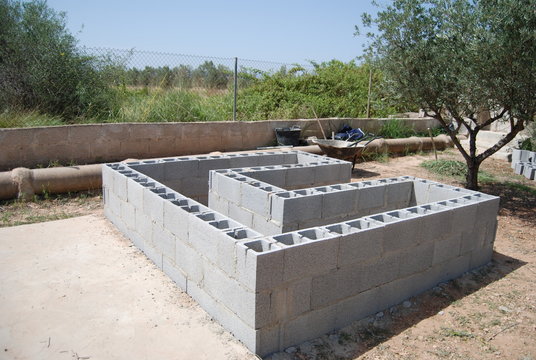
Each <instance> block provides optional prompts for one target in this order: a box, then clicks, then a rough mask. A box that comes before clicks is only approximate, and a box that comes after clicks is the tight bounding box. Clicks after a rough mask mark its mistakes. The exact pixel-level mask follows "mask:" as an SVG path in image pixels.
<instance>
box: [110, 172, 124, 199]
mask: <svg viewBox="0 0 536 360" xmlns="http://www.w3.org/2000/svg"><path fill="white" fill-rule="evenodd" d="M113 191H114V194H115V196H117V197H118V198H119V199H121V200H122V201H126V200H127V177H126V176H124V175H123V174H120V173H119V172H117V171H116V172H114V175H113Z"/></svg>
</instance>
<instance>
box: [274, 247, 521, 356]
mask: <svg viewBox="0 0 536 360" xmlns="http://www.w3.org/2000/svg"><path fill="white" fill-rule="evenodd" d="M526 264H527V263H526V262H524V261H521V260H518V259H515V258H512V257H510V256H507V255H504V254H501V253H497V252H494V253H493V258H492V261H491V263H490V264H488V265H486V266H483V267H481V268H479V269H476V270H473V271H470V272H468V273H466V274H464V275H462V276H461V277H459V278H456V279H453V280H450V281H448V282H445V283H441V284H440V285H438V286H436V287H434V288H433V289H430V290H428V291H426V292H424V293H422V294H420V295H417V296H415V297H412V298H410V299H409V300H410V303H411V304H417V306H414V305H412V306H411V307H409V308H406V307H405V306H404V305H403V304H399V305H396V306H393V307H391V308H390V309H385V310H384V311H383V313H384V314H385V315H384V316H385V317H389V318H390V321H389V323H387V325H385V324H384V325H378V321H377V318H376V317H375V316H374V314H372V315H371V316H369V317H368V318H366V319H363V320H360V321H356V322H354V323H353V324H351V325H350V326H347V327H345V328H344V329H341V330H338V331H334V332H332V333H330V334H326V335H324V336H322V337H320V338H317V339H314V340H311V341H307V342H304V343H302V344H298V345H296V346H294V348H295V349H296V350H295V351H294V352H293V353H290V354H289V353H280V354H281V355H282V356H283V357H278V356H273V357H271V359H299V360H308V359H338V360H343V359H354V358H356V357H358V356H360V355H363V354H365V353H367V352H368V351H370V350H372V349H374V348H375V347H377V346H380V345H381V344H382V343H384V342H385V341H387V340H389V339H390V338H392V337H395V336H397V335H398V334H400V333H402V332H403V331H405V330H406V329H409V328H411V327H412V326H414V325H416V324H418V323H419V322H421V321H423V320H425V319H427V318H429V317H432V316H434V315H436V314H438V312H440V311H442V310H443V309H445V308H447V307H448V306H450V305H451V304H453V303H454V302H456V301H458V300H460V299H462V298H464V297H466V296H468V295H470V294H472V293H474V292H476V291H478V290H480V289H482V288H485V287H486V286H488V285H489V284H491V283H493V282H496V281H498V280H500V279H501V278H503V277H505V276H506V275H508V274H509V273H511V272H513V271H515V270H517V269H519V268H520V267H522V266H524V265H526ZM334 339H335V342H334V341H333V340H334ZM311 348H312V349H314V350H313V351H312V352H311V351H310V349H311Z"/></svg>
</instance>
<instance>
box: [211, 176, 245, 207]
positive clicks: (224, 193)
mask: <svg viewBox="0 0 536 360" xmlns="http://www.w3.org/2000/svg"><path fill="white" fill-rule="evenodd" d="M214 178H217V179H218V180H217V189H215V190H216V192H217V194H218V195H219V196H221V197H223V198H224V199H227V200H228V201H230V202H232V203H234V204H240V181H237V179H243V180H244V181H245V180H246V178H245V177H243V176H240V175H237V174H234V173H232V174H219V173H215V174H214Z"/></svg>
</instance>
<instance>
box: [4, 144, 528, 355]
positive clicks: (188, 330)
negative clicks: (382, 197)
mask: <svg viewBox="0 0 536 360" xmlns="http://www.w3.org/2000/svg"><path fill="white" fill-rule="evenodd" d="M440 157H442V158H458V159H459V156H458V155H457V154H456V152H454V151H448V152H445V153H442V154H440ZM430 158H432V155H415V156H406V157H400V158H395V159H389V161H387V162H378V161H372V162H366V163H361V164H357V165H356V170H355V171H354V174H353V177H354V179H353V181H361V180H367V179H375V178H381V177H389V176H400V175H414V176H419V177H423V178H430V179H434V180H439V181H442V182H445V183H451V184H454V185H458V186H459V185H461V183H460V181H459V180H456V179H452V178H441V177H438V176H436V175H433V174H430V173H428V172H427V171H426V170H425V169H423V168H422V167H420V166H419V164H420V163H421V162H422V161H424V160H428V159H430ZM483 170H485V171H488V172H489V173H491V174H493V175H494V176H495V177H496V179H497V181H496V182H494V183H492V184H483V186H482V191H484V192H487V193H490V194H494V195H498V196H501V209H500V212H499V228H498V233H497V238H496V242H495V249H494V250H495V252H494V255H493V261H492V263H491V264H490V265H489V266H487V267H484V268H481V269H479V270H478V271H474V272H471V273H468V274H466V275H464V276H463V277H461V278H459V279H456V280H454V281H450V282H448V283H444V284H440V285H439V286H437V287H435V288H434V289H431V290H430V291H428V292H426V293H424V294H421V295H419V296H417V297H413V298H411V299H409V300H408V301H406V302H404V303H403V304H399V305H398V306H394V307H392V308H390V309H385V310H384V311H382V312H381V313H378V314H373V315H372V316H370V317H368V318H366V319H363V320H361V321H358V322H355V323H354V324H352V325H351V326H348V327H346V328H344V329H341V330H339V331H334V332H332V333H330V334H326V335H324V336H322V337H320V338H317V339H313V340H311V341H307V342H304V343H302V344H297V345H296V346H293V347H291V348H289V349H287V350H286V351H284V352H281V353H276V354H273V355H272V356H271V357H270V358H271V359H272V360H281V359H289V360H290V359H299V360H304V359H515V360H536V340H535V339H536V289H535V286H534V279H535V276H536V195H535V194H536V192H535V190H536V183H535V182H531V181H528V180H526V179H524V178H523V177H520V176H517V175H515V174H514V173H513V171H512V170H511V169H510V166H509V164H508V163H506V162H504V161H500V160H495V159H489V160H486V162H485V163H484V165H483ZM512 184H514V185H516V186H523V187H522V188H519V187H516V186H512ZM527 187H528V190H527ZM530 189H532V191H531V190H530ZM99 201H100V200H99V199H98V197H97V198H91V199H86V200H85V201H84V202H83V205H81V206H82V208H81V206H80V205H77V204H75V205H74V208H75V209H76V213H77V214H80V213H82V214H83V213H84V211H86V213H91V214H93V215H91V216H84V217H78V218H72V219H67V220H60V221H53V222H48V223H41V224H33V225H23V226H18V227H8V228H3V229H0V259H1V260H0V318H1V319H2V321H1V322H0V346H1V347H2V349H0V350H2V352H0V359H3V358H6V359H62V358H65V359H68V358H69V359H72V358H75V359H156V358H169V359H186V358H188V359H198V358H210V359H254V358H255V357H254V355H252V354H250V353H248V351H247V350H246V349H245V348H244V347H243V346H242V345H241V344H240V343H239V342H237V341H236V340H235V339H234V338H233V337H232V336H231V335H230V334H229V333H228V332H226V331H225V330H223V329H222V328H221V326H219V325H218V324H216V323H214V322H212V321H211V320H210V317H209V316H208V315H207V314H206V313H205V312H204V311H203V310H202V309H201V308H200V307H199V306H198V305H197V304H195V302H193V301H192V300H191V298H190V297H189V296H188V295H186V294H184V293H182V292H181V291H180V290H178V289H177V288H175V287H174V285H173V283H172V282H171V281H170V280H169V279H167V278H166V277H165V276H164V275H163V274H162V273H161V272H160V271H159V270H158V269H157V268H155V267H154V266H153V265H152V264H151V262H150V261H149V260H147V259H146V258H145V257H144V256H143V255H142V254H141V253H140V252H139V251H138V250H136V249H135V248H134V247H132V246H131V245H130V243H129V242H128V240H126V239H124V238H123V237H122V236H121V235H120V234H119V233H117V232H116V231H115V230H114V228H113V227H112V226H111V225H110V224H109V223H108V222H107V221H106V220H104V219H103V218H102V215H101V211H100V210H99V209H97V210H96V209H95V206H94V205H91V204H93V203H94V204H98V202H99ZM18 206H20V207H22V206H23V205H18ZM28 206H30V205H28ZM33 206H34V207H40V205H38V204H34V205H33ZM47 206H49V208H48V210H44V209H41V208H40V210H39V211H43V212H47V211H48V212H51V211H59V212H62V211H63V212H66V213H69V211H68V207H66V206H73V205H72V204H71V205H68V204H59V205H57V206H56V205H47ZM6 209H8V210H9V211H11V212H12V215H10V219H11V218H13V219H18V220H17V221H19V220H24V219H25V218H24V217H25V216H26V213H24V212H23V211H22V210H20V209H13V207H11V205H10V206H7V207H6ZM66 209H67V210H66ZM31 212H34V211H33V210H32V211H31ZM7 220H8V221H11V220H9V219H7Z"/></svg>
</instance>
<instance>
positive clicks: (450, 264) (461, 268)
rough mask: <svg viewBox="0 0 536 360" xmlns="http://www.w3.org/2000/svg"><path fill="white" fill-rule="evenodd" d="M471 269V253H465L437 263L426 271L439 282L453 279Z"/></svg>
mask: <svg viewBox="0 0 536 360" xmlns="http://www.w3.org/2000/svg"><path fill="white" fill-rule="evenodd" d="M470 269H471V253H465V254H462V255H460V256H458V257H457V258H454V259H451V260H447V261H445V262H443V263H441V264H435V265H433V266H432V268H431V269H429V270H428V271H427V272H426V273H427V275H428V276H429V277H430V278H431V279H434V280H435V281H437V283H440V282H445V281H448V280H452V279H454V278H457V277H458V276H460V275H462V274H463V273H465V272H466V271H468V270H470Z"/></svg>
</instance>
